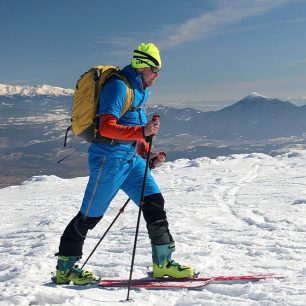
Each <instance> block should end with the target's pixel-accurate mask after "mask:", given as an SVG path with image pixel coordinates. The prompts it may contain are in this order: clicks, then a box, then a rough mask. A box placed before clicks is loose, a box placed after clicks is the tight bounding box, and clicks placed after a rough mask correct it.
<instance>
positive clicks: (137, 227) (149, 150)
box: [126, 115, 159, 301]
mask: <svg viewBox="0 0 306 306" xmlns="http://www.w3.org/2000/svg"><path fill="white" fill-rule="evenodd" d="M158 118H159V116H158V115H154V116H153V118H152V121H157V120H158ZM153 136H154V135H151V136H150V140H149V149H148V155H147V160H146V167H145V173H144V178H143V183H142V189H141V196H140V203H139V210H138V217H137V224H136V232H135V239H134V247H133V254H132V262H131V268H130V277H129V285H128V293H127V297H126V300H127V301H128V300H129V299H130V291H131V282H132V275H133V268H134V260H135V254H136V245H137V238H138V231H139V224H140V216H141V207H142V205H143V204H144V192H145V189H146V183H147V175H148V170H149V162H150V155H151V148H152V142H153Z"/></svg>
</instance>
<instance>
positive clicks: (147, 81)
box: [142, 67, 159, 86]
mask: <svg viewBox="0 0 306 306" xmlns="http://www.w3.org/2000/svg"><path fill="white" fill-rule="evenodd" d="M154 71H155V72H154ZM158 77H159V68H158V67H147V68H143V71H142V81H143V83H144V85H145V86H153V85H154V82H155V80H156V79H157V78H158Z"/></svg>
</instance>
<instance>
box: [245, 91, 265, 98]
mask: <svg viewBox="0 0 306 306" xmlns="http://www.w3.org/2000/svg"><path fill="white" fill-rule="evenodd" d="M246 98H264V99H270V98H269V97H266V96H263V95H260V94H259V93H257V92H252V93H251V94H250V95H248V96H247V97H246Z"/></svg>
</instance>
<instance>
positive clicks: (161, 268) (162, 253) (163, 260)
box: [152, 243, 196, 278]
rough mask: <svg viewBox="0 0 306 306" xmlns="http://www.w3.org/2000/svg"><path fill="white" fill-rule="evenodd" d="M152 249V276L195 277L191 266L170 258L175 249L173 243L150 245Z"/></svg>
mask: <svg viewBox="0 0 306 306" xmlns="http://www.w3.org/2000/svg"><path fill="white" fill-rule="evenodd" d="M152 251H153V275H152V276H153V277H154V278H160V277H164V276H170V277H174V278H184V277H195V276H196V274H195V272H194V270H193V268H191V267H188V266H183V265H180V264H178V263H177V262H175V261H174V260H172V259H171V253H172V252H174V251H175V244H174V243H169V244H165V245H152Z"/></svg>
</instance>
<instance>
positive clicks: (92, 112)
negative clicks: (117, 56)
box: [65, 66, 134, 146]
mask: <svg viewBox="0 0 306 306" xmlns="http://www.w3.org/2000/svg"><path fill="white" fill-rule="evenodd" d="M113 76H117V77H119V78H120V79H121V80H122V81H124V83H125V84H126V99H125V103H124V107H123V109H122V112H121V115H120V117H122V116H123V115H124V114H125V113H126V112H127V111H128V110H129V108H130V107H131V105H132V103H133V99H134V93H133V89H132V88H131V85H130V83H129V81H128V80H127V78H126V77H125V76H124V75H122V73H121V71H120V69H119V68H118V67H115V66H95V67H93V68H91V69H90V70H88V71H87V72H85V73H84V74H83V75H82V76H81V77H80V79H79V80H78V81H77V84H76V89H75V92H74V96H73V104H72V115H71V126H70V127H68V129H67V131H66V136H65V146H66V141H67V134H68V132H69V130H70V129H72V132H73V134H74V135H76V136H80V137H81V138H83V139H85V140H86V141H88V142H92V141H93V140H94V139H95V136H96V134H97V132H98V130H99V126H98V124H99V116H98V107H99V96H100V92H101V90H102V89H103V86H104V84H105V83H106V81H107V80H108V79H109V78H111V77H113ZM102 103H103V102H102Z"/></svg>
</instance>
